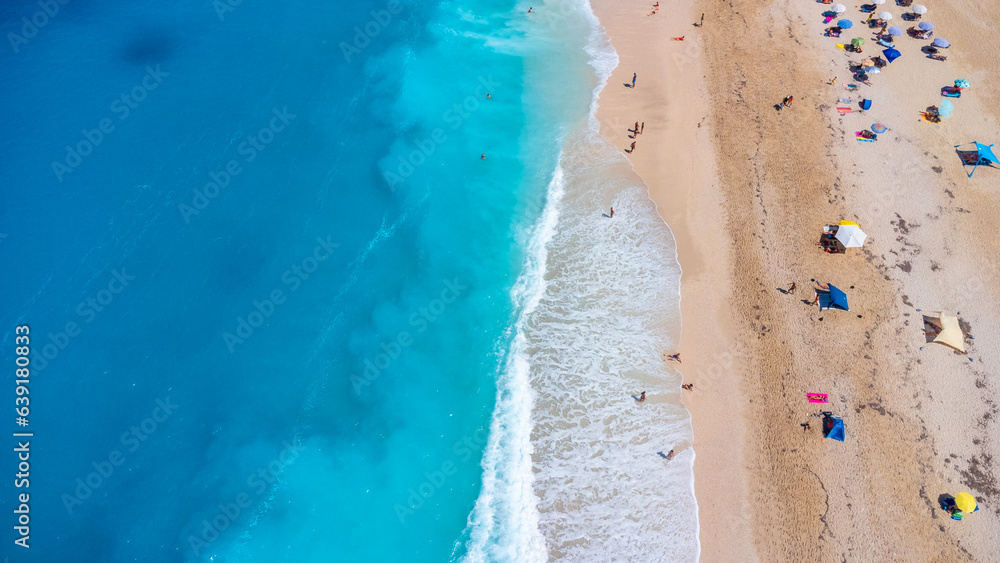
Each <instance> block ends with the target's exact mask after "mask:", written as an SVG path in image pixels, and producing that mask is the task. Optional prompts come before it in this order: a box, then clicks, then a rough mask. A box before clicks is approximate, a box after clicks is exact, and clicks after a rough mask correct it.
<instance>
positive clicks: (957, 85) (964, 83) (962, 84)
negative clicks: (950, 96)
mask: <svg viewBox="0 0 1000 563" xmlns="http://www.w3.org/2000/svg"><path fill="white" fill-rule="evenodd" d="M970 86H972V85H971V84H969V81H968V80H966V79H964V78H959V79H958V80H956V81H955V88H968V87H970Z"/></svg>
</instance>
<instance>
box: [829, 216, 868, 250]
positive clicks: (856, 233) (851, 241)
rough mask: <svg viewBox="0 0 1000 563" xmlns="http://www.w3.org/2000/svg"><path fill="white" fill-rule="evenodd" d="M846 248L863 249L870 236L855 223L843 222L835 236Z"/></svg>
mask: <svg viewBox="0 0 1000 563" xmlns="http://www.w3.org/2000/svg"><path fill="white" fill-rule="evenodd" d="M835 236H836V237H837V240H839V241H840V242H841V243H842V244H843V245H844V248H861V245H862V244H864V243H865V239H866V238H868V235H867V234H865V232H864V231H862V230H861V227H859V226H858V224H857V223H855V222H853V221H841V222H840V227H839V228H838V229H837V234H836V235H835Z"/></svg>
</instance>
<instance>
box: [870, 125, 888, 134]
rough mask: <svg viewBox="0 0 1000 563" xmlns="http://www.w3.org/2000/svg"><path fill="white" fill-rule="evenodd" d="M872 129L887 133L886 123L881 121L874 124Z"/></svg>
mask: <svg viewBox="0 0 1000 563" xmlns="http://www.w3.org/2000/svg"><path fill="white" fill-rule="evenodd" d="M872 131H874V132H876V133H885V132H886V127H885V125H882V124H881V123H876V124H875V125H872Z"/></svg>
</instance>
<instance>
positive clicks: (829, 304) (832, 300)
mask: <svg viewBox="0 0 1000 563" xmlns="http://www.w3.org/2000/svg"><path fill="white" fill-rule="evenodd" d="M818 293H819V301H818V303H819V310H820V311H825V310H827V309H840V310H841V311H850V310H851V309H850V308H849V307H848V306H847V294H846V293H844V292H843V291H841V290H840V289H839V288H838V287H837V286H835V285H833V284H832V283H831V284H830V291H827V292H818Z"/></svg>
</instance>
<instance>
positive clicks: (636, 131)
mask: <svg viewBox="0 0 1000 563" xmlns="http://www.w3.org/2000/svg"><path fill="white" fill-rule="evenodd" d="M632 133H634V135H632V136H633V137H634V136H635V135H638V134H639V122H638V121H636V122H635V125H633V126H632Z"/></svg>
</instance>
